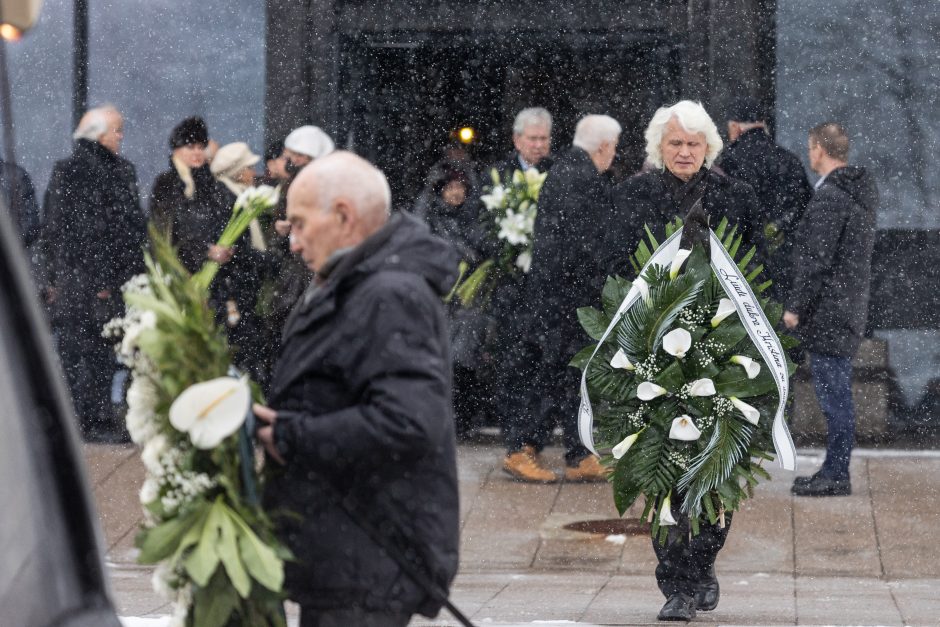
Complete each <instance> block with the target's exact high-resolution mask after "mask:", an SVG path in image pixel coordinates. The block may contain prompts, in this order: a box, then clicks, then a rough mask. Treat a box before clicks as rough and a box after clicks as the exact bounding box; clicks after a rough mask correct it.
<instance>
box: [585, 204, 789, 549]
mask: <svg viewBox="0 0 940 627" xmlns="http://www.w3.org/2000/svg"><path fill="white" fill-rule="evenodd" d="M680 226H681V222H679V221H676V222H674V223H671V224H667V225H666V229H665V230H666V236H667V237H669V236H671V235H672V234H673V233H674V232H676V231H677V229H678V228H679V227H680ZM645 231H646V236H647V237H648V239H649V244H651V245H652V249H651V248H650V247H649V246H647V243H646V242H645V241H643V242H641V244H640V246H639V247H638V249H637V251H636V253H635V254H634V255H633V256H632V258H631V263H632V264H633V266H634V268H635V270H636V271H637V272H638V273H639V272H640V269H641V268H644V266H646V265H647V262H648V261H649V260H650V259H651V258H652V255H653V253H652V252H651V250H654V251H655V250H656V249H657V248H659V242H658V241H657V240H656V238H655V237H654V236H653V233H652V232H651V231H650V229H649V228H646V229H645ZM715 235H716V236H717V238H718V240H720V241H721V244H722V245H723V246H724V248H725V249H726V250H727V252H728V253H729V255H730V256H731V258H732V259H734V260H735V263H736V264H737V266H738V269H739V270H740V273H741V274H742V275H744V276H746V278H747V281H748V283H749V284H750V285H751V289H752V290H753V292H754V294H755V295H757V296H758V298H759V301H760V306H761V307H762V309H763V311H764V314H765V315H766V317H767V320H768V321H769V322H770V323H771V324H773V325H774V327H775V328H779V323H780V319H781V317H782V314H783V308H782V306H781V305H779V304H778V303H775V302H772V301H771V300H770V299H765V298H761V297H760V294H762V293H763V292H765V291H766V289H767V288H768V287H769V286H770V281H764V282H761V281H759V280H758V277H759V276H760V274H761V272H762V270H763V266H761V265H757V264H756V263H753V260H754V256H755V249H754V248H751V249H750V250H749V251H747V252H746V253H743V254H739V253H741V251H740V249H741V242H742V238H741V236H740V235H737V234H736V229H734V228H728V224H727V221H725V220H722V222H721V224H720V225H719V226H718V228H717V229H715ZM712 245H715V244H714V243H713V244H712ZM631 285H635V286H636V287H637V288H638V289H639V291H640V293H641V294H642V297H641V298H640V300H638V301H637V302H636V305H635V306H633V307H632V308H630V309H629V310H628V311H627V312H626V314H624V315H623V317H622V319H621V320H620V321H619V322H618V323H617V326H616V327H615V330H614V332H612V333H610V334H609V335H608V336H607V339H606V340H603V341H601V340H602V338H603V337H604V334H605V331H606V330H607V328H608V326H609V325H610V324H611V321H612V320H613V318H614V316H615V315H616V312H617V309H618V306H619V305H620V304H621V302H622V301H624V299H625V298H626V296H627V294H628V292H629V291H630V288H631ZM578 318H579V320H580V322H581V324H582V326H583V327H584V329H585V330H586V331H587V333H588V334H589V335H590V336H591V337H592V338H593V339H594V340H595V343H593V344H592V345H590V346H587V347H586V348H585V349H584V350H582V351H581V352H579V353H578V354H577V355H576V356H575V357H574V359H573V360H572V365H574V366H577V367H579V368H581V369H582V370H583V369H584V368H585V367H587V369H588V370H587V373H586V382H587V389H588V391H589V393H590V399H591V406H592V409H593V412H594V418H595V427H596V440H597V444H598V447H599V449H601V450H606V451H609V454H605V455H603V457H602V459H603V461H604V462H605V463H606V464H607V465H609V466H610V467H611V468H612V474H611V482H612V484H613V495H614V502H615V504H616V507H617V509H618V511H619V512H620V514H621V515H623V514H624V513H625V512H626V510H627V509H629V508H630V506H631V505H632V504H633V503H634V502H635V501H636V500H637V499H638V498H639V497H640V496H643V497H644V498H645V508H644V510H643V514H642V517H643V518H644V519H646V520H648V521H650V522H651V523H652V534H653V535H654V537H659V538H660V540H663V539H664V538H665V535H666V532H667V526H668V525H672V524H675V523H676V520H675V517H674V515H673V508H672V504H673V503H674V502H675V503H677V504H678V502H679V501H681V513H682V514H683V515H687V516H688V517H689V519H690V524H691V528H692V532H693V533H698V528H699V525H700V524H701V522H703V521H705V520H707V521H708V522H710V523H712V524H716V523H718V524H723V523H724V517H725V512H728V511H734V510H737V509H738V507H739V506H740V504H741V502H742V500H744V499H745V498H747V497H749V496H751V495H752V490H753V487H754V486H755V485H757V483H758V481H759V479H760V478H765V479H769V478H770V475H769V474H768V473H767V471H766V470H765V469H764V468H762V463H763V462H764V461H765V460H772V459H774V443H773V438H772V432H771V429H772V422H773V418H774V414H775V412H776V409H777V407H778V402H779V393H778V387H777V384H776V382H775V380H774V377H773V376H772V374H771V372H770V371H769V369H768V368H766V367H764V366H763V362H762V358H761V356H760V353H759V351H758V350H757V348H756V346H755V345H754V344H753V342H752V341H751V339H750V337H749V336H748V332H747V329H745V327H744V324H742V321H741V320H739V319H738V315H737V314H736V312H735V307H734V305H733V304H732V302H731V301H730V300H729V299H728V298H726V295H725V292H724V291H723V289H722V286H721V284H720V282H719V279H718V278H717V277H716V276H715V274H714V272H713V271H712V268H711V266H710V264H709V255H708V254H707V252H706V250H705V249H704V247H703V246H702V245H700V244H696V245H695V246H693V247H692V248H691V253H689V252H687V251H680V254H679V255H677V256H676V258H675V259H673V261H672V263H671V266H666V265H657V264H650V265H649V267H648V268H646V270H645V272H643V274H642V276H640V277H638V278H636V279H635V280H634V281H633V282H631V281H628V280H626V279H624V278H621V277H618V276H614V277H609V278H608V279H607V282H606V284H605V286H604V289H603V293H602V310H598V309H594V308H591V307H585V308H581V309H579V310H578ZM778 337H779V339H780V344H781V346H782V347H783V348H784V349H789V348H792V347H793V346H794V345H795V344H796V340H795V339H793V338H792V337H790V336H787V335H785V334H780V333H779V332H778ZM598 342H600V344H601V345H600V346H598ZM595 349H596V350H597V353H596V355H595V356H594V358H593V359H591V356H592V355H594V353H595ZM786 367H787V371H788V372H789V373H790V374H792V373H793V371H794V369H795V366H794V365H793V363H792V362H791V361H790V360H789V359H787V360H786Z"/></svg>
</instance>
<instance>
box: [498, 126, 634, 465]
mask: <svg viewBox="0 0 940 627" xmlns="http://www.w3.org/2000/svg"><path fill="white" fill-rule="evenodd" d="M620 130H621V129H620V124H618V123H617V121H616V120H614V119H613V118H610V117H608V116H606V115H589V116H586V117H584V118H582V119H581V121H580V122H578V125H577V128H576V130H575V136H574V141H573V145H572V146H571V148H570V149H569V150H567V151H566V152H565V153H563V154H562V155H561V156H560V157H559V158H558V161H557V162H556V163H555V165H554V166H553V167H552V170H551V172H550V173H549V175H548V178H547V179H546V180H545V183H544V185H543V186H542V191H541V193H540V194H539V205H538V215H537V216H536V219H535V233H534V240H535V244H534V249H533V252H532V270H531V272H530V274H529V283H528V286H527V288H526V291H525V300H524V305H525V308H526V309H525V320H527V322H528V323H529V324H530V325H532V328H531V330H530V333H531V332H533V331H534V332H535V333H536V335H535V341H536V342H537V343H538V346H539V348H540V352H541V363H540V366H539V367H538V368H536V369H535V373H536V375H537V377H538V379H537V381H536V382H535V386H534V389H533V390H531V392H530V394H529V395H528V397H527V398H526V399H525V400H526V401H527V405H528V406H529V407H530V408H531V409H530V411H531V413H520V414H517V415H515V416H513V417H512V418H513V420H512V421H510V422H509V425H508V429H507V433H506V441H507V442H506V444H507V446H506V448H507V451H506V458H505V460H504V461H503V469H504V470H505V471H506V472H507V473H509V474H510V475H512V476H513V477H515V478H516V479H519V480H522V481H539V482H543V483H548V482H551V481H555V480H556V476H555V473H553V472H552V471H551V470H549V469H548V468H546V467H545V466H543V465H542V462H541V459H540V456H539V453H540V451H541V450H542V448H543V447H544V446H545V444H546V442H547V441H548V439H549V438H550V436H551V433H552V429H553V428H554V426H555V424H556V423H557V422H558V421H561V424H562V430H563V432H564V443H565V462H566V467H565V479H567V480H569V481H603V480H606V477H607V474H606V472H605V470H604V468H603V466H601V465H600V462H599V461H598V459H597V457H595V456H594V455H592V454H591V453H590V452H589V451H588V450H587V449H586V448H585V447H584V446H583V445H582V444H581V441H580V437H579V435H578V424H577V414H578V411H577V408H578V395H577V392H576V390H577V389H578V380H579V378H578V373H577V371H576V370H575V369H574V368H571V367H569V366H568V362H569V361H570V360H571V357H572V356H573V355H574V354H575V353H576V352H577V351H578V349H579V348H581V346H580V345H582V344H583V343H584V335H583V332H582V330H581V326H580V324H579V323H578V317H577V313H576V311H577V309H578V307H583V306H584V305H586V304H590V303H593V302H595V301H597V299H598V294H600V290H601V287H602V286H603V284H604V272H603V269H602V268H601V267H599V264H598V263H597V260H598V258H599V257H598V249H599V248H600V247H601V244H602V242H603V239H604V237H603V226H602V225H603V223H604V221H605V220H607V219H609V216H610V214H611V212H612V207H611V202H610V184H609V181H608V179H607V177H606V176H604V172H606V171H607V170H608V169H609V168H610V164H611V162H612V161H613V158H614V155H615V153H616V150H617V141H618V140H619V138H620Z"/></svg>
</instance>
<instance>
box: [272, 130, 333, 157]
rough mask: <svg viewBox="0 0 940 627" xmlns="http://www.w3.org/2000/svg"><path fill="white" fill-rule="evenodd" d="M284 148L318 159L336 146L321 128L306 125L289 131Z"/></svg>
mask: <svg viewBox="0 0 940 627" xmlns="http://www.w3.org/2000/svg"><path fill="white" fill-rule="evenodd" d="M284 148H287V149H288V150H293V151H294V152H299V153H300V154H302V155H307V156H308V157H312V158H314V159H319V158H320V157H325V156H326V155H328V154H330V153H331V152H333V150H334V149H335V148H336V146H335V144H333V140H332V139H330V136H329V135H327V134H326V133H325V132H323V129H322V128H320V127H319V126H309V125H308V126H301V127H300V128H295V129H294V130H293V131H291V132H290V135H288V136H287V138H286V139H285V140H284Z"/></svg>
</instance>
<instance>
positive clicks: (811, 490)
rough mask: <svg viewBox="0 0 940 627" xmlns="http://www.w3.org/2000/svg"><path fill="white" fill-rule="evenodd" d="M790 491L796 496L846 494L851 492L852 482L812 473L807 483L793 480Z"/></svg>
mask: <svg viewBox="0 0 940 627" xmlns="http://www.w3.org/2000/svg"><path fill="white" fill-rule="evenodd" d="M790 492H792V493H793V494H795V495H796V496H848V495H850V494H852V482H851V481H850V480H849V479H830V478H829V477H823V476H821V475H814V476H813V477H812V478H811V479H810V481H808V482H807V483H802V484H801V483H795V482H794V484H793V487H792V488H790Z"/></svg>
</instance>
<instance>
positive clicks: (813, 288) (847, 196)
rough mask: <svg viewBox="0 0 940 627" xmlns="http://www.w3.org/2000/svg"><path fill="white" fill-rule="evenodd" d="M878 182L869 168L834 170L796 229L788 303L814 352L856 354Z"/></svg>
mask: <svg viewBox="0 0 940 627" xmlns="http://www.w3.org/2000/svg"><path fill="white" fill-rule="evenodd" d="M877 207H878V187H877V186H876V185H875V180H874V179H873V178H872V177H871V175H869V174H868V172H867V171H866V170H865V169H864V168H859V167H856V166H846V167H843V168H838V169H836V170H833V171H832V172H830V173H829V176H827V177H826V179H825V180H824V181H823V183H822V185H821V186H820V187H819V189H818V190H816V194H815V195H814V196H813V199H812V200H811V201H810V203H809V205H808V206H807V207H806V213H805V214H804V215H803V219H802V221H801V222H800V225H799V227H798V228H797V230H796V236H795V238H794V241H795V242H796V246H795V250H794V251H793V270H794V276H793V287H792V289H791V292H790V297H789V299H788V301H787V309H788V310H789V311H792V312H794V313H796V314H797V315H799V317H800V323H799V326H798V327H797V333H798V335H799V336H800V338H801V339H802V340H803V345H804V347H805V348H806V349H807V350H808V351H810V352H816V353H822V354H825V355H836V356H840V357H851V356H852V355H854V354H855V351H856V350H858V345H859V343H860V342H861V339H862V335H863V334H864V333H865V324H866V322H867V319H868V298H869V290H870V283H871V256H872V249H873V248H874V241H875V211H876V209H877Z"/></svg>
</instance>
